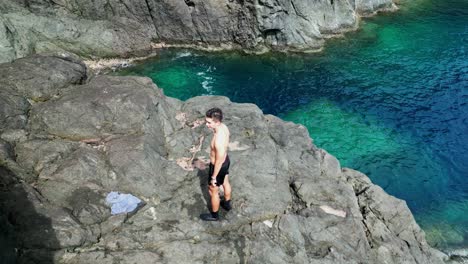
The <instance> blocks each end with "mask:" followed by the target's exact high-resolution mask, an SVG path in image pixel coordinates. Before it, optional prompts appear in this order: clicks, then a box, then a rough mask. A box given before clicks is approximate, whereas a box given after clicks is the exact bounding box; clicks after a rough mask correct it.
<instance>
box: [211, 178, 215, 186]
mask: <svg viewBox="0 0 468 264" xmlns="http://www.w3.org/2000/svg"><path fill="white" fill-rule="evenodd" d="M211 184H212V185H213V186H216V178H211Z"/></svg>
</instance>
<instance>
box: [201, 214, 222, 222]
mask: <svg viewBox="0 0 468 264" xmlns="http://www.w3.org/2000/svg"><path fill="white" fill-rule="evenodd" d="M200 218H201V220H203V221H219V216H214V215H213V214H212V213H208V214H201V215H200Z"/></svg>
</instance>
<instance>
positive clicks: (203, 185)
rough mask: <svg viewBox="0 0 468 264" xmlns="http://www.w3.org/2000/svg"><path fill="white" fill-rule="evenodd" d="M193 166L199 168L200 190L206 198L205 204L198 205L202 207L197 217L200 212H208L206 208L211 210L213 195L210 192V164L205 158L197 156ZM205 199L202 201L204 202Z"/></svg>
mask: <svg viewBox="0 0 468 264" xmlns="http://www.w3.org/2000/svg"><path fill="white" fill-rule="evenodd" d="M192 165H193V167H194V168H195V169H196V170H197V178H198V180H199V186H200V191H201V193H202V197H203V200H204V204H203V205H197V207H198V208H200V210H201V211H200V212H198V215H197V217H198V216H199V215H200V213H203V212H206V210H211V197H210V194H209V192H208V177H209V175H208V173H209V164H206V163H205V162H204V161H203V160H200V159H197V158H195V159H194V160H193V162H192ZM203 200H202V201H201V202H202V203H203Z"/></svg>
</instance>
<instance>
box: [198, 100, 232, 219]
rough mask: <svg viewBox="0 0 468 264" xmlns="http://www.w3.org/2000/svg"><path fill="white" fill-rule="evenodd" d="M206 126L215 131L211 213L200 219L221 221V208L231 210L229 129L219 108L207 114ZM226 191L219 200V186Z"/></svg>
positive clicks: (210, 174) (212, 150) (209, 184)
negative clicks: (228, 151)
mask: <svg viewBox="0 0 468 264" xmlns="http://www.w3.org/2000/svg"><path fill="white" fill-rule="evenodd" d="M205 121H206V126H207V127H208V128H209V129H211V130H213V132H214V135H213V139H212V140H211V144H210V146H211V151H210V162H211V163H210V171H209V178H208V191H209V193H210V197H211V212H210V213H209V214H202V215H201V216H200V217H201V218H202V219H203V220H205V221H218V220H219V215H218V211H219V206H220V205H221V207H222V208H223V209H225V210H226V211H229V210H231V185H230V184H229V165H230V160H229V156H228V154H227V149H228V145H229V129H228V128H227V126H226V125H225V124H223V123H221V122H222V121H223V112H222V111H221V109H219V108H211V109H210V110H208V111H207V112H206V117H205ZM221 185H222V186H223V189H224V199H225V200H224V201H221V202H220V199H219V186H221Z"/></svg>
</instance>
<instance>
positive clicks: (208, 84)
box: [197, 66, 216, 95]
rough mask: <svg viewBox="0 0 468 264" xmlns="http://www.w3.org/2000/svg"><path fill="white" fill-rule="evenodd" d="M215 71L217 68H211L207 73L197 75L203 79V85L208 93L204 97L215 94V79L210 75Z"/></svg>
mask: <svg viewBox="0 0 468 264" xmlns="http://www.w3.org/2000/svg"><path fill="white" fill-rule="evenodd" d="M213 70H216V68H214V67H211V66H209V67H208V68H207V69H206V70H205V71H202V72H197V75H198V76H200V77H201V79H202V82H201V85H202V87H203V89H205V91H206V93H205V94H203V95H212V94H213V84H214V79H213V77H212V76H209V73H211V72H212V71H213Z"/></svg>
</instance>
